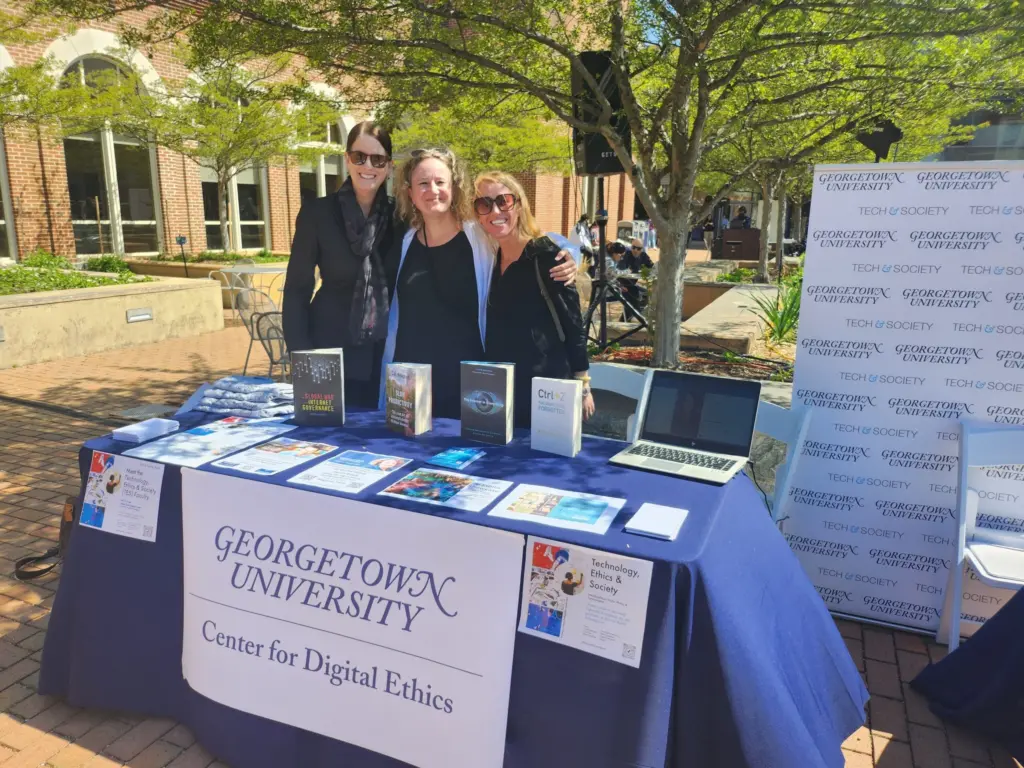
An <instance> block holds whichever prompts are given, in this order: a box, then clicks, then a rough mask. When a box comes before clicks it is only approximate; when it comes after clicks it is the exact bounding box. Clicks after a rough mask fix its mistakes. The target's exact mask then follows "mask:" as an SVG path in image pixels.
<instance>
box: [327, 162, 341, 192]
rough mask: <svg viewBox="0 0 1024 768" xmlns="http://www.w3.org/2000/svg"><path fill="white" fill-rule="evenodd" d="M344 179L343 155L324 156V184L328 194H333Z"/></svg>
mask: <svg viewBox="0 0 1024 768" xmlns="http://www.w3.org/2000/svg"><path fill="white" fill-rule="evenodd" d="M344 181H345V156H344V155H327V156H326V157H324V186H325V187H326V189H327V194H328V195H333V194H334V193H335V192H337V191H338V189H339V188H340V187H341V185H342V183H343V182H344Z"/></svg>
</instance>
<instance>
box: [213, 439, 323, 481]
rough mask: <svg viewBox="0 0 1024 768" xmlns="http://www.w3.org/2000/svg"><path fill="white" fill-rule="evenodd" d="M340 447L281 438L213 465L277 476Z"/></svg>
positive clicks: (250, 473) (237, 470)
mask: <svg viewBox="0 0 1024 768" xmlns="http://www.w3.org/2000/svg"><path fill="white" fill-rule="evenodd" d="M337 448H338V446H336V445H330V444H328V443H309V442H306V441H304V440H292V439H291V438H288V437H279V438H277V439H276V440H271V441H270V442H269V443H263V444H262V445H257V446H254V447H252V448H249V449H248V450H245V451H242V452H241V453H236V454H235V455H234V456H229V457H227V458H226V459H220V460H219V461H215V462H213V466H215V467H223V468H224V469H233V470H235V471H236V472H245V473H246V474H249V475H263V476H266V475H276V474H277V473H278V472H284V471H285V470H286V469H291V468H292V467H297V466H299V465H300V464H305V463H306V462H308V461H312V460H313V459H318V458H320V457H321V456H325V455H327V454H328V453H330V452H331V451H334V450H337Z"/></svg>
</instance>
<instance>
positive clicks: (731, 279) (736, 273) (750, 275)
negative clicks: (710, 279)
mask: <svg viewBox="0 0 1024 768" xmlns="http://www.w3.org/2000/svg"><path fill="white" fill-rule="evenodd" d="M756 275H757V272H755V271H754V270H752V269H746V268H744V267H739V268H738V269H734V270H733V271H732V272H726V273H724V274H721V275H719V276H718V277H717V278H715V282H718V283H752V282H754V277H755V276H756Z"/></svg>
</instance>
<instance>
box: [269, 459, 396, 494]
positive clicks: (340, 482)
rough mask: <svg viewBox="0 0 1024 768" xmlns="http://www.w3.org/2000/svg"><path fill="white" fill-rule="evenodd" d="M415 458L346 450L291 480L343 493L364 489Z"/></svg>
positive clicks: (290, 480) (298, 483) (357, 491)
mask: <svg viewBox="0 0 1024 768" xmlns="http://www.w3.org/2000/svg"><path fill="white" fill-rule="evenodd" d="M410 461H412V459H403V458H400V457H398V456H384V455H383V454H380V453H367V452H366V451H345V452H344V453H339V454H338V455H337V456H333V457H331V458H329V459H327V460H326V461H321V462H320V463H319V464H317V465H315V466H312V467H310V468H309V469H307V470H306V471H305V472H300V473H299V474H297V475H296V476H295V477H292V478H289V480H288V482H289V483H295V484H296V485H309V486H312V487H314V488H326V489H327V490H330V491H342V492H343V493H359V492H360V491H365V490H366V489H367V488H369V487H370V486H371V485H373V484H374V483H376V482H377V481H379V480H383V479H384V478H385V477H387V476H388V475H390V474H391V473H392V472H394V471H395V470H397V469H401V468H402V467H404V466H405V465H406V464H408V463H409V462H410Z"/></svg>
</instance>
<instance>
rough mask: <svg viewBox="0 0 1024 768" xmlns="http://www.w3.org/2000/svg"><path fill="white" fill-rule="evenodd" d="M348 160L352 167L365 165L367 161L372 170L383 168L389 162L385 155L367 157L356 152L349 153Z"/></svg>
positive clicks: (362, 153) (363, 153)
mask: <svg viewBox="0 0 1024 768" xmlns="http://www.w3.org/2000/svg"><path fill="white" fill-rule="evenodd" d="M348 159H349V162H351V163H352V165H366V161H367V160H369V161H370V165H372V166H373V167H374V168H384V167H385V166H386V165H387V164H388V162H390V160H391V158H390V157H388V156H387V155H368V154H366V153H365V152H360V151H358V150H353V151H351V152H349V153H348Z"/></svg>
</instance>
